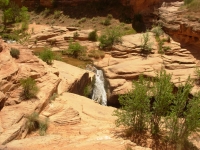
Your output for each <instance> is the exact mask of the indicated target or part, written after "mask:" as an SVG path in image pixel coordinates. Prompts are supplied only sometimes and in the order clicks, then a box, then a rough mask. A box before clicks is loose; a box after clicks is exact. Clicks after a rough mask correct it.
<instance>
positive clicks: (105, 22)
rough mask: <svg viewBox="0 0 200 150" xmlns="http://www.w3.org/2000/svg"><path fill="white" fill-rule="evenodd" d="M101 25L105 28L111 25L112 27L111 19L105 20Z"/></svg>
mask: <svg viewBox="0 0 200 150" xmlns="http://www.w3.org/2000/svg"><path fill="white" fill-rule="evenodd" d="M101 24H102V25H104V26H109V25H111V22H110V19H109V18H106V19H105V20H103V21H102V22H101Z"/></svg>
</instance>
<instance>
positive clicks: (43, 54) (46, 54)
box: [39, 47, 54, 65]
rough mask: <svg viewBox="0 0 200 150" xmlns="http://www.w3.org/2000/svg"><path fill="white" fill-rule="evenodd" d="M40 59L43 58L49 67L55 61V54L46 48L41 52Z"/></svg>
mask: <svg viewBox="0 0 200 150" xmlns="http://www.w3.org/2000/svg"><path fill="white" fill-rule="evenodd" d="M39 58H41V59H42V60H43V61H44V62H46V63H47V64H48V65H51V64H52V62H53V60H54V54H53V52H52V50H51V49H50V48H48V47H45V48H44V50H43V51H42V52H40V54H39Z"/></svg>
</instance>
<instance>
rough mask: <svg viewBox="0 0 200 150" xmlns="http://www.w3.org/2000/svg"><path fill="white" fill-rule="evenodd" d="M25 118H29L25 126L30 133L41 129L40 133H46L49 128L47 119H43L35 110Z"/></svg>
mask: <svg viewBox="0 0 200 150" xmlns="http://www.w3.org/2000/svg"><path fill="white" fill-rule="evenodd" d="M25 118H27V122H26V124H25V127H26V128H27V130H28V133H31V132H32V131H35V130H37V129H39V134H40V135H41V136H43V135H45V133H46V130H47V128H48V120H47V119H45V120H41V119H40V118H39V114H38V113H37V112H33V113H32V114H30V115H27V116H25Z"/></svg>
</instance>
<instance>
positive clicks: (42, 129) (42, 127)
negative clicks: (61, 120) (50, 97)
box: [39, 118, 48, 136]
mask: <svg viewBox="0 0 200 150" xmlns="http://www.w3.org/2000/svg"><path fill="white" fill-rule="evenodd" d="M47 128H48V119H47V118H46V119H45V120H44V121H43V120H39V134H40V135H41V136H44V135H45V134H46V131H47Z"/></svg>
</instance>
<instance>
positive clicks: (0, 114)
mask: <svg viewBox="0 0 200 150" xmlns="http://www.w3.org/2000/svg"><path fill="white" fill-rule="evenodd" d="M0 45H1V46H0V47H2V50H1V52H0V85H1V86H0V109H1V111H0V144H6V143H8V142H10V141H11V140H13V139H15V138H19V139H20V138H21V137H24V136H25V134H26V133H25V126H24V125H25V122H26V119H25V118H24V116H25V115H30V114H31V113H33V112H34V111H36V112H39V113H40V112H41V111H42V110H43V109H44V108H45V107H46V106H47V105H48V104H49V100H50V97H51V96H52V95H53V93H59V94H61V93H63V92H66V91H70V92H74V93H77V94H82V93H83V88H84V87H85V86H86V85H87V84H88V83H89V82H91V79H90V77H89V73H88V72H87V71H85V70H82V69H80V68H77V67H73V66H71V65H68V64H65V63H62V62H57V61H55V62H54V65H53V67H52V66H48V65H47V64H46V63H45V62H43V61H42V60H40V59H39V58H38V57H36V56H34V55H33V54H32V52H31V50H30V49H27V48H26V47H24V46H20V45H18V44H10V45H8V44H6V43H4V42H3V40H2V39H0ZM11 47H12V48H16V49H18V50H19V51H20V56H19V59H15V58H12V57H11V55H10V49H11ZM63 68H66V70H63ZM69 69H70V71H72V72H73V74H72V73H69V72H70V71H69ZM25 77H31V78H33V79H35V81H36V83H37V86H38V87H39V93H38V94H37V98H35V99H31V100H28V101H24V100H22V98H21V92H22V87H21V86H20V79H22V78H25ZM80 82H82V83H80ZM77 87H79V88H81V89H78V88H77ZM74 112H75V111H74V110H73V109H70V108H69V109H64V110H63V113H64V114H65V115H66V114H68V115H70V114H73V113H74ZM77 115H78V113H76V115H75V116H77ZM72 116H73V115H72ZM68 118H70V117H68ZM68 121H70V119H69V120H66V122H68ZM58 122H59V121H58Z"/></svg>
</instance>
